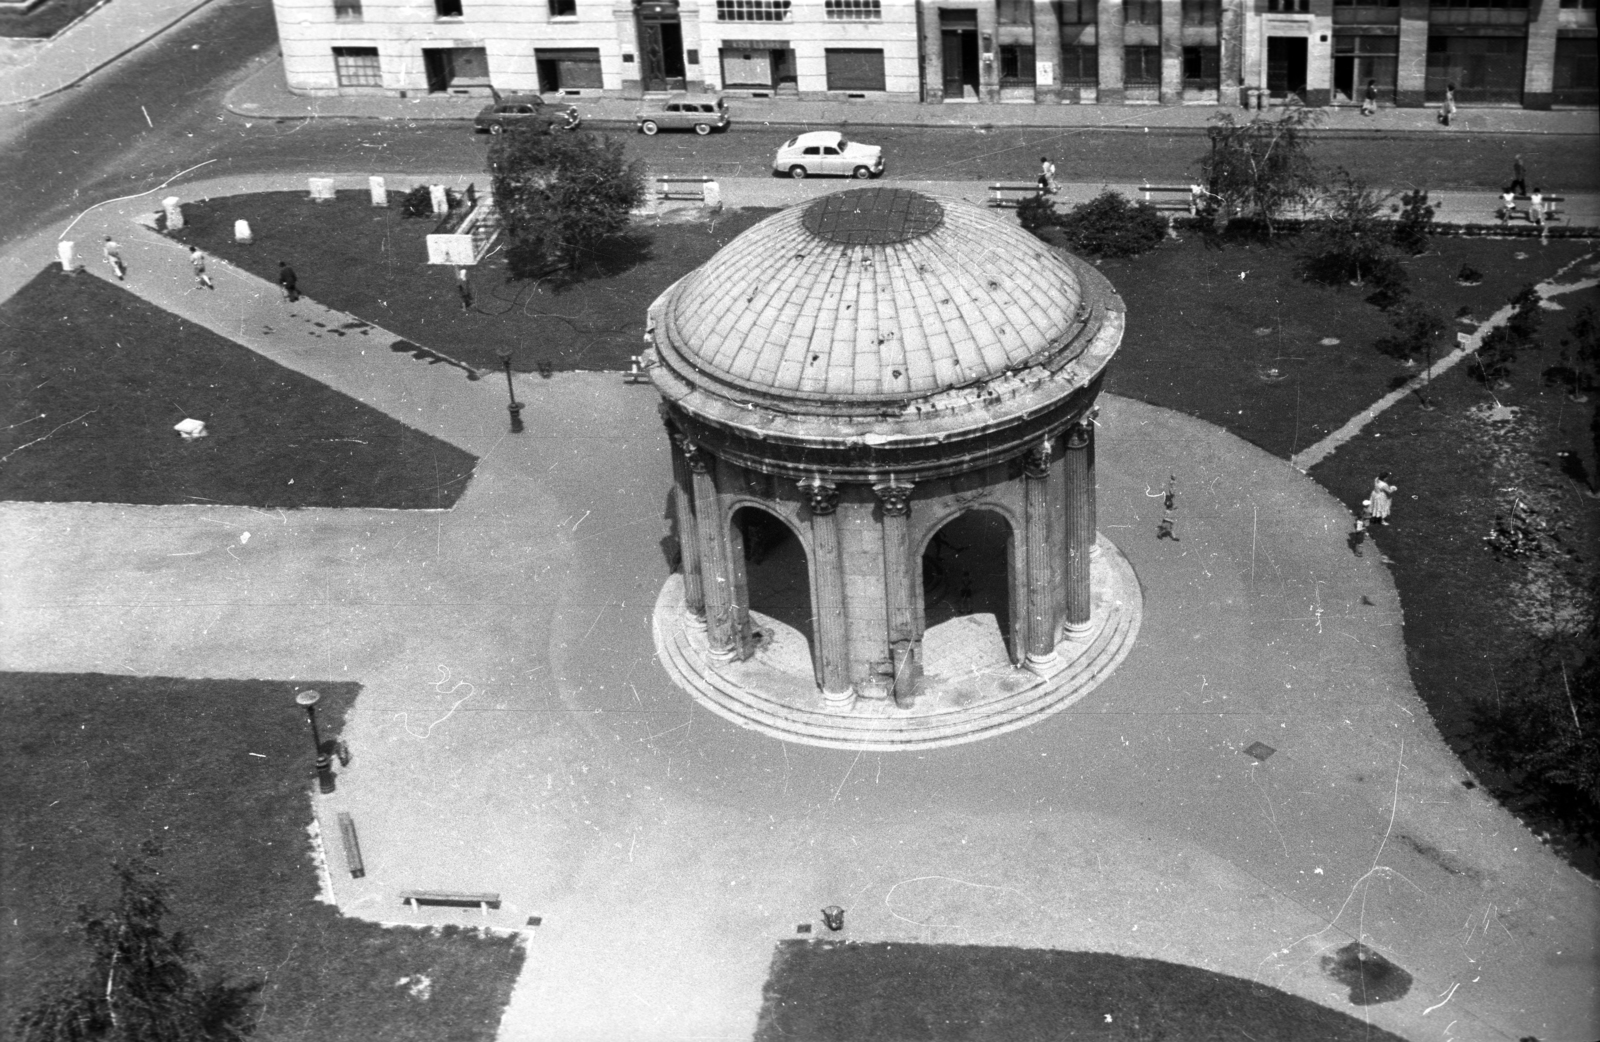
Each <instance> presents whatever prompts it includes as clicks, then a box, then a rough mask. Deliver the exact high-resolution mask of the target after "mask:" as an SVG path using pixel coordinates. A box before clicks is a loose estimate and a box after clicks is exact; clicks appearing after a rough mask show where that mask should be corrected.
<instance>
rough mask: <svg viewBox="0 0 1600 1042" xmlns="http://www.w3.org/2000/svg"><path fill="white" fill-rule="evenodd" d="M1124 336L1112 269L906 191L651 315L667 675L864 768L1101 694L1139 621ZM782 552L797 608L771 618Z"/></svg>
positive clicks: (726, 257) (717, 274)
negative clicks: (1118, 388) (1119, 490)
mask: <svg viewBox="0 0 1600 1042" xmlns="http://www.w3.org/2000/svg"><path fill="white" fill-rule="evenodd" d="M1123 326H1124V309H1123V304H1122V301H1121V299H1120V298H1119V297H1118V296H1117V294H1116V292H1115V291H1114V290H1113V289H1112V287H1111V285H1110V283H1108V282H1107V281H1106V280H1105V279H1104V278H1103V277H1102V276H1101V275H1100V274H1099V273H1098V272H1096V271H1095V270H1094V268H1093V267H1092V266H1090V265H1087V264H1085V263H1083V262H1082V261H1080V260H1079V259H1077V258H1076V257H1073V256H1071V255H1070V254H1067V253H1065V252H1063V251H1060V250H1057V249H1054V248H1052V247H1050V246H1048V245H1047V244H1045V243H1043V242H1040V241H1039V240H1037V239H1036V238H1035V237H1033V236H1032V235H1030V234H1028V233H1026V232H1024V231H1022V230H1021V229H1020V228H1018V227H1017V226H1016V225H1015V224H1013V223H1010V222H1007V221H1003V220H1001V219H999V218H997V217H996V216H994V215H992V214H990V213H989V212H987V211H985V210H983V209H980V208H978V207H976V206H972V205H970V204H968V203H964V202H959V201H954V200H944V199H935V198H933V197H931V196H929V195H926V194H923V193H919V192H915V191H909V190H905V189H896V188H883V187H873V188H858V189H853V190H849V191H843V192H839V193H836V194H833V195H828V196H824V197H822V198H820V199H818V200H815V201H813V202H811V203H808V204H803V205H801V206H797V207H794V208H791V209H788V210H784V211H782V212H781V213H778V214H775V215H774V216H772V217H769V218H767V219H766V220H764V221H762V222H760V223H759V224H757V225H755V226H754V227H752V228H750V229H749V230H747V231H746V232H744V233H743V234H741V235H740V236H738V237H737V238H735V239H734V240H733V241H732V242H730V243H729V244H728V245H727V246H726V247H724V248H723V249H722V250H721V251H720V252H719V253H717V254H716V256H714V257H713V258H711V260H709V261H708V262H707V263H706V264H704V265H703V266H702V267H700V268H699V269H697V270H695V271H694V272H692V273H690V274H689V275H687V276H685V277H684V278H683V279H681V280H679V281H678V282H677V283H675V284H674V285H673V286H672V287H670V288H669V289H668V290H667V291H666V292H665V293H663V294H662V295H661V296H660V297H659V298H658V299H657V300H656V301H655V302H654V303H653V304H652V305H651V308H650V315H649V327H650V328H649V338H650V341H651V344H652V349H651V351H650V352H649V362H650V365H649V373H650V375H651V379H652V380H653V382H654V384H655V386H656V389H657V390H658V391H659V392H660V394H661V397H662V406H661V409H662V415H663V417H664V419H665V421H666V425H667V429H668V434H669V435H670V437H671V441H672V459H673V474H674V492H673V512H674V514H675V520H676V536H677V541H678V546H679V551H680V554H681V562H682V567H681V569H680V570H679V572H678V573H677V574H674V575H673V576H671V577H670V578H669V579H668V581H667V583H666V585H665V586H664V587H663V589H662V592H661V595H660V597H659V598H658V601H657V605H656V612H655V620H654V626H655V639H656V644H657V649H658V652H659V654H660V658H661V661H662V663H663V664H664V665H665V666H666V667H667V669H668V671H669V672H670V673H671V674H672V675H673V677H674V679H675V680H676V681H677V682H678V683H679V684H681V685H682V686H683V687H685V688H686V689H687V690H688V691H689V692H691V693H692V694H693V695H694V697H695V698H696V699H698V700H699V701H700V702H701V703H702V704H704V705H706V706H707V707H708V708H710V709H712V710H713V711H715V712H717V713H719V714H721V715H722V716H724V717H726V718H728V719H730V720H732V721H734V722H735V723H738V724H740V725H741V726H745V727H750V728H754V729H756V730H760V731H763V732H765V733H768V734H771V735H773V736H776V737H780V738H784V739H787V740H792V741H800V742H807V743H811V744H817V745H827V746H835V747H845V748H873V749H900V748H913V747H928V746H935V745H948V744H954V743H957V742H963V741H972V740H975V739H978V738H982V737H986V736H989V735H992V734H998V733H1001V732H1004V731H1007V730H1011V729H1013V728H1016V727H1021V726H1025V725H1026V724H1028V723H1030V722H1033V721H1034V720H1037V719H1040V718H1041V717H1042V716H1044V715H1046V714H1048V713H1050V712H1053V711H1055V710H1059V709H1061V708H1064V707H1065V706H1066V705H1068V704H1070V703H1071V702H1073V701H1076V700H1077V699H1078V698H1081V697H1082V696H1083V695H1084V694H1086V693H1087V692H1088V691H1089V690H1091V689H1092V688H1093V687H1094V686H1095V684H1097V683H1098V682H1099V681H1100V680H1101V679H1102V678H1103V677H1105V676H1106V675H1107V674H1108V673H1109V672H1110V671H1111V670H1112V669H1113V668H1115V666H1116V664H1117V663H1118V662H1120V661H1121V660H1122V658H1123V657H1124V656H1125V655H1126V654H1127V652H1128V650H1129V648H1130V647H1131V645H1132V643H1133V641H1134V638H1135V636H1136V634H1137V631H1138V625H1139V618H1140V610H1141V604H1140V599H1139V588H1138V582H1137V580H1136V579H1135V577H1134V575H1133V572H1132V569H1131V568H1130V567H1129V565H1128V563H1127V561H1126V559H1125V558H1123V556H1122V555H1121V554H1120V553H1119V552H1118V551H1117V549H1116V547H1115V546H1114V545H1112V544H1111V543H1110V542H1109V541H1107V540H1105V539H1103V538H1097V535H1096V531H1095V498H1094V438H1095V435H1094V414H1095V404H1094V403H1095V398H1096V396H1097V395H1098V393H1099V390H1100V385H1101V381H1102V379H1103V377H1104V374H1105V370H1106V366H1107V363H1109V362H1110V360H1111V357H1112V355H1113V354H1115V352H1116V350H1117V347H1118V345H1119V344H1120V343H1121V340H1122V333H1123ZM963 542H964V543H965V544H966V545H960V544H961V543H963ZM774 546H779V547H780V548H781V547H785V546H786V547H787V548H788V550H787V557H788V559H789V560H790V561H791V562H792V564H793V568H794V570H795V574H794V575H793V576H791V577H790V578H791V580H792V581H790V582H789V583H788V587H789V588H790V589H791V592H790V599H791V601H793V602H794V606H795V608H796V610H795V611H793V612H787V613H786V612H784V611H780V610H774V611H773V612H772V613H771V614H764V613H762V612H760V611H759V610H756V611H753V610H752V594H754V595H755V597H756V600H757V601H758V602H759V601H760V600H761V599H762V595H763V587H764V584H767V577H766V573H767V571H768V569H767V567H766V563H765V561H764V558H765V557H766V556H767V550H768V549H770V548H772V547H774ZM772 556H773V557H774V558H781V557H783V556H785V554H783V553H780V552H776V551H774V552H773V553H772ZM955 566H960V567H959V571H958V570H957V567H955ZM801 587H804V589H805V590H806V591H808V592H806V593H803V594H802V593H798V592H796V591H798V590H799V589H800V588H801ZM975 608H976V609H978V610H974V609H975ZM983 609H988V610H983ZM780 616H786V617H780Z"/></svg>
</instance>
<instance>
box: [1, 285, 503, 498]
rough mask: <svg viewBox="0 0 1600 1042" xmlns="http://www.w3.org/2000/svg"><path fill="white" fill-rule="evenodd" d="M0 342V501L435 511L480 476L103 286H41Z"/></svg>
mask: <svg viewBox="0 0 1600 1042" xmlns="http://www.w3.org/2000/svg"><path fill="white" fill-rule="evenodd" d="M0 328H3V329H5V330H6V334H7V335H6V344H7V349H6V351H5V353H4V355H3V356H0V386H4V388H5V399H6V405H5V406H4V407H3V408H0V428H4V429H3V430H0V460H3V463H0V499H14V500H33V501H40V502H115V503H151V504H161V505H175V504H195V503H225V504H233V505H240V506H254V507H264V508H271V507H285V508H288V507H386V508H390V509H426V508H439V509H442V508H447V507H449V506H451V505H453V504H454V503H455V501H456V499H457V498H458V497H459V496H460V495H461V493H462V492H463V491H464V490H465V489H466V485H467V481H468V480H469V479H470V478H471V476H472V470H473V467H474V466H476V464H477V460H476V458H475V457H473V456H472V455H471V454H470V453H467V452H464V451H462V450H461V449H458V448H456V447H455V446H453V445H450V444H448V443H446V442H443V441H440V440H439V439H437V438H434V437H432V436H430V435H427V434H424V433H422V432H420V431H417V430H415V429H413V428H411V427H407V426H406V425H405V424H403V423H400V422H399V421H397V420H395V419H394V418H392V417H390V416H387V415H385V414H384V413H381V412H379V411H378V410H376V409H374V408H372V407H371V406H368V405H364V404H362V403H361V402H358V401H356V400H355V399H354V398H350V397H347V396H346V395H343V394H340V393H338V392H337V391H334V390H331V389H330V388H328V387H327V386H325V385H323V384H321V383H318V382H317V381H315V380H313V379H311V378H310V377H307V376H302V375H301V374H299V373H297V372H294V371H293V370H291V369H286V368H284V367H283V366H281V365H278V364H277V363H276V362H272V361H269V360H268V359H265V358H263V357H261V356H260V355H258V354H256V353H255V352H253V351H250V350H248V349H246V348H243V347H240V346H239V345H238V344H235V343H233V342H232V341H230V340H226V339H224V338H222V337H219V336H217V335H216V334H214V333H212V332H210V331H209V330H206V329H202V328H201V327H199V326H196V325H194V324H192V323H190V322H186V321H184V320H182V319H180V318H178V317H177V316H175V315H172V314H170V313H169V312H166V311H163V310H162V309H160V308H158V307H156V306H154V305H153V304H149V303H146V302H145V301H143V300H141V299H140V298H138V297H136V296H134V295H133V294H131V293H128V292H127V291H125V290H123V289H121V288H120V287H118V286H115V285H112V284H110V283H108V282H105V281H104V280H102V279H97V278H93V277H90V276H87V275H76V276H72V275H64V274H62V273H61V272H60V271H59V270H54V269H47V270H45V271H43V272H40V273H39V274H38V275H37V276H35V277H34V278H33V280H32V281H31V282H29V283H28V284H27V285H26V286H24V287H23V288H22V289H21V290H20V291H18V293H17V294H16V295H15V296H14V297H12V298H11V299H10V300H7V301H5V302H3V303H0ZM186 418H194V419H198V420H203V421H205V424H206V428H207V431H208V436H207V437H204V438H200V439H197V440H195V441H185V440H184V439H183V438H181V437H180V436H179V435H178V434H177V432H175V431H174V430H173V425H174V424H176V423H178V422H179V421H180V420H183V419H186Z"/></svg>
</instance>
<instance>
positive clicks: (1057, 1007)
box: [755, 941, 1410, 1042]
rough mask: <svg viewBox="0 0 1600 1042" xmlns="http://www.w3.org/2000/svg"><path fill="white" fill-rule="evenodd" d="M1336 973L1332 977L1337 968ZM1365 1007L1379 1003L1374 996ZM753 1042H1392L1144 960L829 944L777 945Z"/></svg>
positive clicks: (1194, 971)
mask: <svg viewBox="0 0 1600 1042" xmlns="http://www.w3.org/2000/svg"><path fill="white" fill-rule="evenodd" d="M1339 967H1340V968H1341V972H1342V967H1343V963H1342V962H1341V963H1339ZM1395 969H1398V967H1395ZM1401 975H1402V976H1403V975H1404V974H1403V971H1401ZM1340 979H1341V980H1343V978H1342V977H1341V978H1340ZM1389 979H1390V981H1391V982H1392V983H1391V985H1389V986H1387V988H1386V991H1385V995H1386V996H1387V998H1396V997H1398V994H1394V993H1393V992H1394V991H1395V986H1396V985H1397V984H1398V981H1399V977H1391V978H1389ZM1405 980H1406V983H1407V984H1409V980H1410V978H1409V977H1406V978H1405ZM1403 993H1404V989H1403V988H1402V989H1400V991H1399V994H1403ZM1363 997H1364V998H1368V999H1370V1000H1371V1001H1385V1000H1384V999H1379V998H1377V997H1376V993H1375V992H1373V991H1367V992H1364V993H1363ZM755 1038H756V1042H779V1040H780V1039H782V1040H789V1042H833V1040H838V1042H855V1040H859V1039H885V1040H888V1039H893V1040H896V1042H899V1040H911V1039H962V1040H966V1042H990V1040H992V1042H1022V1040H1026V1039H1067V1038H1084V1039H1100V1040H1104V1042H1118V1040H1124V1039H1126V1040H1128V1042H1146V1040H1152V1039H1183V1040H1184V1042H1210V1040H1217V1042H1221V1040H1224V1039H1226V1040H1229V1042H1232V1040H1234V1039H1241V1038H1259V1039H1273V1040H1274V1042H1301V1040H1303V1042H1345V1040H1349V1042H1401V1040H1400V1039H1399V1037H1398V1036H1396V1035H1392V1034H1390V1033H1388V1032H1387V1031H1383V1030H1381V1029H1379V1028H1375V1027H1373V1026H1371V1025H1370V1024H1368V1023H1366V1022H1365V1021H1364V1020H1358V1019H1357V1018H1355V1017H1352V1016H1350V1015H1348V1014H1346V1013H1341V1012H1339V1011H1338V1010H1333V1009H1329V1008H1327V1007H1325V1006H1319V1005H1317V1004H1316V1003H1314V1002H1311V1001H1310V1000H1308V999H1303V998H1300V997H1299V996H1296V995H1290V994H1289V993H1288V992H1284V991H1279V990H1278V989H1277V988H1272V987H1268V986H1267V985H1265V984H1259V983H1256V982H1254V981H1248V980H1244V979H1242V978H1239V977H1230V976H1227V975H1225V974H1221V973H1212V972H1211V971H1209V970H1202V969H1199V968H1196V967H1193V966H1181V965H1178V964H1177V963H1170V962H1162V961H1159V960H1156V959H1136V958H1130V957H1128V956H1123V955H1109V954H1104V953H1099V952H1066V951H1052V950H1047V949H1030V948H999V947H989V946H982V945H971V946H968V945H948V944H882V943H878V944H851V943H843V944H841V943H838V942H833V941H784V942H782V943H780V944H779V945H778V950H777V952H776V953H775V954H774V956H773V960H772V969H771V972H770V973H769V975H768V977H767V984H766V988H765V990H764V994H763V1001H762V1008H761V1015H760V1018H759V1020H758V1021H757V1024H756V1034H755Z"/></svg>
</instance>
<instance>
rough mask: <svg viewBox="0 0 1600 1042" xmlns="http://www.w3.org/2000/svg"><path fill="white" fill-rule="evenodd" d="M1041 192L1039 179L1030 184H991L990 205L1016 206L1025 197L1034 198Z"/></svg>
mask: <svg viewBox="0 0 1600 1042" xmlns="http://www.w3.org/2000/svg"><path fill="white" fill-rule="evenodd" d="M1039 194H1041V193H1040V191H1039V182H1037V181H1033V182H1031V183H1029V184H1021V183H1017V184H1008V185H990V186H989V205H990V206H1016V205H1017V204H1018V203H1020V202H1022V201H1023V200H1024V199H1032V198H1033V197H1034V196H1037V195H1039Z"/></svg>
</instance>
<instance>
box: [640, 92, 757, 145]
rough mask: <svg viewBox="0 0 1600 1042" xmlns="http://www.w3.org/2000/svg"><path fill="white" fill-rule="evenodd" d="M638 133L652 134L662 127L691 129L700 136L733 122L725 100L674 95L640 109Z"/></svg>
mask: <svg viewBox="0 0 1600 1042" xmlns="http://www.w3.org/2000/svg"><path fill="white" fill-rule="evenodd" d="M634 118H635V119H637V120H638V121H639V130H640V132H641V133H645V134H654V133H656V132H658V131H662V130H692V131H694V132H695V133H696V134H699V135H701V136H702V137H703V136H705V135H706V134H709V133H711V132H712V131H713V130H726V129H728V124H729V123H731V122H733V121H732V120H730V119H729V118H728V102H727V99H726V98H723V97H721V96H718V95H712V96H709V97H708V96H704V95H700V96H695V97H691V96H689V95H687V94H674V95H672V96H671V97H669V98H665V99H663V100H661V101H658V102H656V103H655V104H654V105H651V106H650V107H649V108H646V109H644V110H643V111H641V112H639V113H638V114H637V115H636V116H635V117H634Z"/></svg>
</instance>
